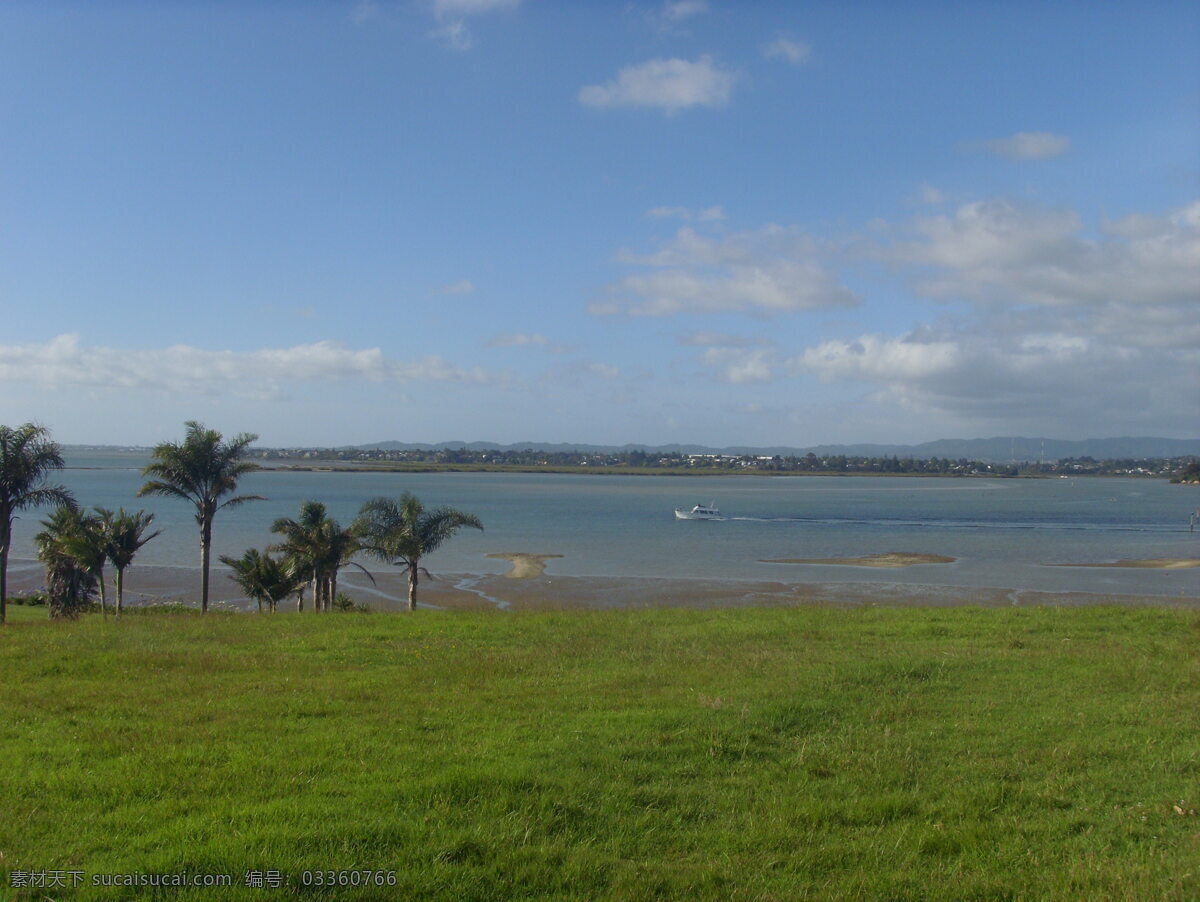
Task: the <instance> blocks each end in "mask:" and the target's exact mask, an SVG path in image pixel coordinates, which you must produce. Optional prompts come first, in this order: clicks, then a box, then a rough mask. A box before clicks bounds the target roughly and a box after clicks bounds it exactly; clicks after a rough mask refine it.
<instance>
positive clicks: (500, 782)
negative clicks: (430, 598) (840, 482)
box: [0, 607, 1200, 900]
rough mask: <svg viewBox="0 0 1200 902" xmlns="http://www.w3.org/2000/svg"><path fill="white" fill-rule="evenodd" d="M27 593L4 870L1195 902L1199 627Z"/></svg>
mask: <svg viewBox="0 0 1200 902" xmlns="http://www.w3.org/2000/svg"><path fill="white" fill-rule="evenodd" d="M10 611H13V612H14V616H13V622H12V623H10V625H9V626H8V627H6V628H4V629H3V630H0V679H2V681H3V691H2V692H0V749H2V750H3V756H4V766H3V768H0V853H2V855H3V857H2V858H0V875H2V876H3V878H4V879H3V885H4V886H5V887H7V885H8V879H7V873H4V872H5V871H7V870H11V869H14V868H16V869H48V868H79V869H83V870H85V871H87V872H88V874H89V875H90V874H92V873H96V872H133V871H141V872H176V871H179V870H181V869H184V870H190V871H196V872H227V873H230V874H233V875H234V878H235V882H236V883H238V884H240V883H241V880H242V875H243V874H244V872H245V871H246V870H248V869H254V870H264V869H267V868H275V869H279V870H281V871H284V872H287V873H289V874H290V875H291V880H292V883H293V887H294V891H296V892H299V890H298V888H296V887H295V884H298V883H299V880H300V876H299V875H300V872H301V871H302V870H303V869H305V868H353V867H358V868H374V869H388V870H395V871H396V872H397V877H398V881H399V886H398V887H397V888H396V889H394V890H391V891H390V894H394V896H393V897H394V898H405V897H415V896H418V895H419V896H422V897H433V898H446V899H480V900H484V899H489V900H490V899H497V898H507V897H539V896H543V897H544V896H551V897H564V898H575V899H592V898H617V899H634V898H636V899H644V898H652V897H661V898H679V899H696V898H712V899H725V898H733V899H739V898H743V899H760V898H761V899H772V898H775V899H796V898H827V897H849V898H859V897H871V898H876V897H888V898H913V899H918V898H943V899H970V898H976V899H992V898H995V899H1007V898H1089V899H1100V898H1118V899H1142V898H1155V899H1161V898H1180V899H1183V898H1196V896H1197V894H1198V893H1200V867H1198V866H1197V861H1200V817H1196V816H1195V815H1194V814H1192V813H1190V812H1191V810H1192V809H1196V808H1200V738H1198V737H1200V729H1198V728H1200V714H1198V710H1200V707H1198V702H1200V688H1198V687H1200V681H1198V679H1197V678H1198V676H1200V663H1198V652H1200V619H1198V618H1197V615H1196V614H1195V613H1190V612H1180V611H1171V610H1155V609H1148V610H1127V609H1120V610H1118V609H1103V608H1102V609H1013V610H979V609H970V608H959V609H917V610H901V609H895V608H871V609H839V608H823V607H815V608H794V609H739V610H725V611H720V610H717V611H711V610H709V611H685V610H646V611H635V612H598V613H563V614H549V615H497V614H478V615H476V614H454V615H439V614H432V613H430V612H425V613H418V614H417V615H416V616H411V617H410V616H403V615H379V614H375V615H365V616H364V615H331V616H325V617H316V616H309V617H297V616H294V615H290V616H289V615H279V616H276V617H274V618H272V617H254V616H218V615H213V616H209V617H208V618H204V619H201V618H199V617H196V616H174V617H172V616H142V617H134V616H130V617H127V618H126V621H125V622H124V623H122V624H120V625H119V626H117V625H115V624H113V623H111V622H110V623H107V624H106V623H102V622H101V621H100V620H99V619H98V618H95V617H90V618H87V619H86V620H85V621H84V622H81V623H78V624H70V625H59V624H49V623H45V622H42V621H41V620H40V618H41V617H44V611H42V610H40V609H34V610H32V611H30V610H21V609H19V608H10ZM35 617H36V618H38V619H37V620H34V619H33V618H35ZM1175 806H1179V807H1180V809H1181V810H1182V811H1183V814H1178V813H1177V812H1176V810H1175ZM88 879H89V880H90V876H89V878H88ZM4 892H5V890H4V889H3V888H0V897H3V895H4ZM9 892H11V891H9ZM240 895H244V896H245V897H246V898H254V899H262V898H272V897H276V898H277V897H279V896H280V895H281V893H280V892H279V891H275V892H269V891H263V890H242V891H241V892H240V893H239V892H232V893H230V892H226V893H223V894H221V898H236V897H239V896H240ZM283 895H287V894H283ZM309 895H312V896H313V897H321V896H322V895H323V894H321V893H317V892H312V893H309ZM324 895H326V896H328V895H329V894H324ZM335 895H336V897H338V898H350V897H354V896H355V895H356V894H355V893H353V892H350V891H340V892H338V893H336V894H335ZM359 895H361V897H362V898H379V897H380V896H379V891H378V890H372V891H362V892H361V893H360V894H359ZM55 896H56V897H57V898H62V897H63V896H62V895H61V894H57V893H56V894H55ZM66 897H69V898H77V897H78V896H70V895H69V894H68V895H67V896H66ZM116 897H117V896H116V895H114V896H113V898H116ZM201 897H205V896H204V894H203V893H194V894H193V895H190V896H189V895H187V894H184V895H183V896H181V898H201Z"/></svg>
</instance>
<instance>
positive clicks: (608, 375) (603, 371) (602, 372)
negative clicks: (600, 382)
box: [584, 363, 621, 379]
mask: <svg viewBox="0 0 1200 902" xmlns="http://www.w3.org/2000/svg"><path fill="white" fill-rule="evenodd" d="M584 368H585V369H586V371H587V372H588V373H591V374H592V375H593V376H599V377H600V378H601V379H616V378H617V376H619V375H621V371H620V370H619V369H618V368H617V367H615V366H613V365H612V364H609V363H587V364H584Z"/></svg>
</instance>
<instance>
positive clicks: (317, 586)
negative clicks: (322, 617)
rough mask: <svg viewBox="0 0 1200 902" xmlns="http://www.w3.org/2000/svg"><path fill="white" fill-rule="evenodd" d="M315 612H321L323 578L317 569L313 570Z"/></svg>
mask: <svg viewBox="0 0 1200 902" xmlns="http://www.w3.org/2000/svg"><path fill="white" fill-rule="evenodd" d="M313 613H314V614H320V613H321V579H320V577H319V576H317V571H315V570H314V571H313Z"/></svg>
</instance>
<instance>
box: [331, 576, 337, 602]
mask: <svg viewBox="0 0 1200 902" xmlns="http://www.w3.org/2000/svg"><path fill="white" fill-rule="evenodd" d="M335 601H337V570H334V571H333V572H332V573H330V574H329V604H330V607H332V606H333V603H334V602H335Z"/></svg>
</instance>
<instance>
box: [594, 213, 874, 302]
mask: <svg viewBox="0 0 1200 902" xmlns="http://www.w3.org/2000/svg"><path fill="white" fill-rule="evenodd" d="M617 260H618V261H619V262H622V263H625V264H628V265H631V266H638V267H649V268H653V269H654V271H653V272H648V273H644V274H643V273H638V274H634V275H630V276H627V277H625V278H624V279H622V280H621V281H620V282H619V283H617V284H616V285H614V286H611V287H610V289H609V299H608V300H606V301H600V302H597V303H594V304H592V305H591V306H590V307H589V310H590V311H591V312H592V313H595V314H614V313H627V314H631V315H640V316H666V315H670V314H675V313H718V312H744V313H756V314H769V313H783V312H792V311H797V310H813V309H819V308H825V307H838V306H850V305H853V304H856V303H857V298H856V297H855V295H854V294H853V293H852V292H851V291H850V290H849V289H847V288H846V287H845V286H843V285H841V284H839V283H838V282H837V280H836V279H835V278H834V277H833V276H832V275H831V274H830V273H829V272H827V271H826V270H825V268H824V267H823V266H822V265H821V263H820V262H818V259H817V248H816V245H815V243H814V242H813V241H812V240H811V239H809V238H807V237H805V236H804V235H802V234H800V233H798V232H796V231H795V230H791V229H782V228H779V227H775V226H768V227H767V228H764V229H761V230H759V231H757V232H740V233H735V234H732V235H728V236H726V237H723V238H720V239H714V238H707V237H705V236H703V235H700V234H699V233H697V232H696V231H695V230H693V229H691V228H688V227H684V228H682V229H680V230H679V231H678V233H677V234H676V236H675V238H674V240H673V241H671V242H670V243H669V244H668V245H666V246H665V247H663V248H662V249H660V250H659V251H656V252H654V253H651V254H635V253H633V252H631V251H627V250H623V251H620V252H618V254H617Z"/></svg>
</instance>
